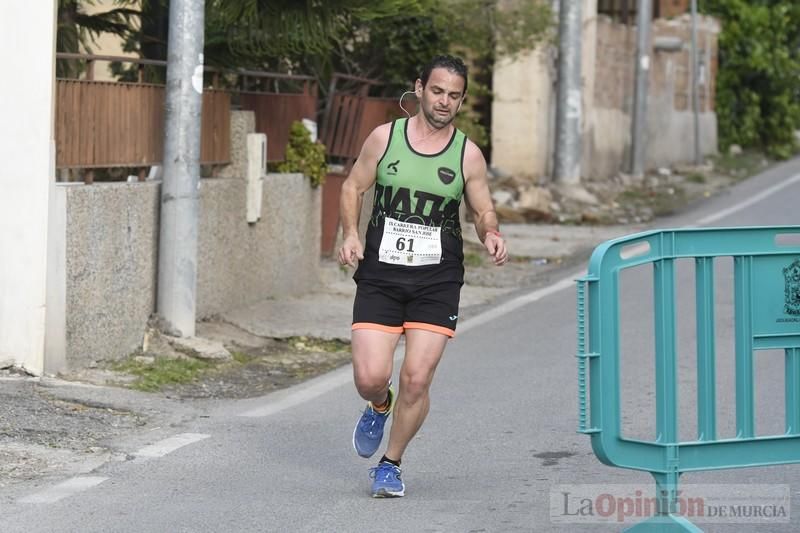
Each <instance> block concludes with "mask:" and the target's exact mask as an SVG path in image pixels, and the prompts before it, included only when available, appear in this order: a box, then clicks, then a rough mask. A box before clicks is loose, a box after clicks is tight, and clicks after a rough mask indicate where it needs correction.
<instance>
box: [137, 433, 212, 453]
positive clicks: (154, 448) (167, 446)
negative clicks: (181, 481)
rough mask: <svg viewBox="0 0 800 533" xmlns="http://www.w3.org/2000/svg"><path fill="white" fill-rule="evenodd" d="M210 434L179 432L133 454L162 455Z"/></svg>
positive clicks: (205, 437)
mask: <svg viewBox="0 0 800 533" xmlns="http://www.w3.org/2000/svg"><path fill="white" fill-rule="evenodd" d="M210 436H211V435H206V434H204V433H181V434H180V435H175V436H174V437H169V438H167V439H164V440H160V441H158V442H156V443H155V444H150V445H149V446H145V447H144V448H142V449H141V450H139V451H138V452H135V453H134V454H133V455H135V456H136V457H164V456H165V455H167V454H168V453H171V452H174V451H175V450H177V449H178V448H182V447H184V446H188V445H189V444H193V443H195V442H198V441H201V440H203V439H207V438H209V437H210Z"/></svg>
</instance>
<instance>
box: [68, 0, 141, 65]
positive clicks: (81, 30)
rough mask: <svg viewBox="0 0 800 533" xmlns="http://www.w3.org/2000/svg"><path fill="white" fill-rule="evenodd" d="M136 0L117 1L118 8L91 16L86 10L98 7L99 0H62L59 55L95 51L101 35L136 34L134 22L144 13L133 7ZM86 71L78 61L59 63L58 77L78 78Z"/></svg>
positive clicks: (125, 35)
mask: <svg viewBox="0 0 800 533" xmlns="http://www.w3.org/2000/svg"><path fill="white" fill-rule="evenodd" d="M137 3H139V2H137V1H136V0H115V1H114V7H113V8H111V9H108V10H106V11H102V12H98V13H91V14H89V13H87V12H86V8H87V7H90V6H94V5H96V4H97V2H96V1H95V0H58V32H57V34H56V51H57V52H70V53H79V52H84V51H85V52H91V51H92V45H93V44H94V42H95V40H96V39H97V37H98V36H99V35H100V34H101V33H111V34H114V35H119V36H120V37H122V38H123V39H124V38H126V37H127V36H129V35H130V34H131V33H132V32H133V31H134V20H135V19H136V17H138V16H139V14H140V12H139V11H138V10H137V9H134V8H133V7H131V6H134V5H136V4H137ZM82 70H83V66H82V65H80V64H78V62H77V61H73V60H69V61H61V62H58V63H57V67H56V74H57V76H58V77H62V78H75V77H77V76H78V75H79V74H80V73H81V72H82Z"/></svg>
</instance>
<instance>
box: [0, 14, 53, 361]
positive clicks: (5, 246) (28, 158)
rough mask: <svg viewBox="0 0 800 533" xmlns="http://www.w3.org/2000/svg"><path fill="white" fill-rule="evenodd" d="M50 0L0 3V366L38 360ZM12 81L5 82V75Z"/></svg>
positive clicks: (49, 128) (49, 156)
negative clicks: (0, 123)
mask: <svg viewBox="0 0 800 533" xmlns="http://www.w3.org/2000/svg"><path fill="white" fill-rule="evenodd" d="M55 14H56V3H55V1H53V0H50V1H47V0H40V1H38V2H3V3H2V7H0V50H2V53H1V54H0V69H2V72H3V73H4V76H5V80H7V81H6V83H4V84H3V89H2V98H0V116H1V117H3V130H2V137H1V140H2V142H0V161H2V162H3V166H2V170H0V366H6V365H10V364H16V365H21V366H24V367H25V368H27V369H29V370H32V371H34V372H41V371H42V368H43V366H44V350H45V313H46V283H47V232H48V215H49V209H48V205H49V196H50V193H51V189H52V186H53V183H54V180H55V168H54V163H55V149H54V145H53V108H54V98H53V94H54V92H53V90H54V80H55V57H54V55H53V50H54V48H55ZM12 78H13V80H15V82H13V83H12V82H9V81H8V80H10V79H12Z"/></svg>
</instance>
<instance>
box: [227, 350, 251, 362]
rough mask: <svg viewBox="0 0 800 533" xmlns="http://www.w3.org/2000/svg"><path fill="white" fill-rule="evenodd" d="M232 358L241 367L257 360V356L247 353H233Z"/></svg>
mask: <svg viewBox="0 0 800 533" xmlns="http://www.w3.org/2000/svg"><path fill="white" fill-rule="evenodd" d="M231 357H233V360H234V361H236V362H237V363H239V364H240V365H246V364H247V363H252V362H253V361H255V360H256V357H255V356H253V355H250V354H248V353H245V352H236V351H233V352H231Z"/></svg>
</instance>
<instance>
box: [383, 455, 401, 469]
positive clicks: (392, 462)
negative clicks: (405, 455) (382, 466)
mask: <svg viewBox="0 0 800 533" xmlns="http://www.w3.org/2000/svg"><path fill="white" fill-rule="evenodd" d="M378 462H379V463H389V464H392V465H394V466H396V467H398V468H399V467H400V459H398V460H397V461H395V460H394V459H389V458H388V457H386V456H385V455H384V456H383V457H381V460H380V461H378Z"/></svg>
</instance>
